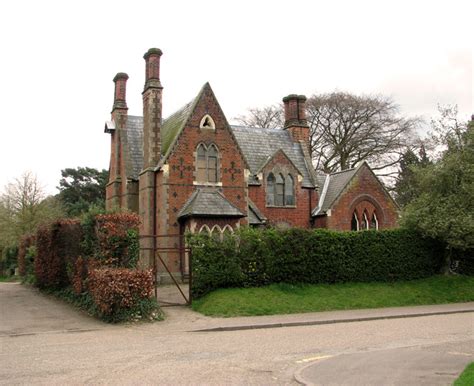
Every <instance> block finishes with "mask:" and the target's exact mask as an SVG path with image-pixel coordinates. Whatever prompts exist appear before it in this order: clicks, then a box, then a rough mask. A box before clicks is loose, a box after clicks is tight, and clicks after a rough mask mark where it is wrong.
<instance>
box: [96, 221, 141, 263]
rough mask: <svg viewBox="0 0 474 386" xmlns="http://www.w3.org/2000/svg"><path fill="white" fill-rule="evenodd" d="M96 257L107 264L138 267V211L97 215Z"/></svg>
mask: <svg viewBox="0 0 474 386" xmlns="http://www.w3.org/2000/svg"><path fill="white" fill-rule="evenodd" d="M95 221H96V223H95V233H96V240H97V248H96V251H95V252H96V256H95V257H96V258H98V259H99V260H100V261H101V262H102V263H103V264H104V265H105V266H112V267H128V268H134V267H136V264H137V261H138V253H139V247H138V225H139V224H140V219H139V217H138V215H137V214H136V213H112V214H99V215H97V216H96V217H95Z"/></svg>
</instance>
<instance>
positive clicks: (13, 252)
mask: <svg viewBox="0 0 474 386" xmlns="http://www.w3.org/2000/svg"><path fill="white" fill-rule="evenodd" d="M18 263H19V261H18V247H17V246H16V245H14V246H10V247H5V248H4V249H3V251H0V275H7V276H12V275H14V274H15V268H16V267H18Z"/></svg>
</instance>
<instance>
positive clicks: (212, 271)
mask: <svg viewBox="0 0 474 386" xmlns="http://www.w3.org/2000/svg"><path fill="white" fill-rule="evenodd" d="M188 242H189V243H190V246H191V248H192V251H193V256H192V264H193V272H192V275H193V286H192V295H193V297H199V296H202V295H203V294H205V293H207V292H209V291H211V290H212V289H215V288H223V287H236V286H239V285H241V284H242V279H243V275H242V273H241V270H240V265H239V262H238V261H237V259H236V258H235V256H236V241H235V238H234V237H232V236H228V237H225V238H224V240H223V241H222V242H221V241H219V240H216V239H215V238H213V237H211V236H209V235H207V234H198V235H191V234H189V235H188Z"/></svg>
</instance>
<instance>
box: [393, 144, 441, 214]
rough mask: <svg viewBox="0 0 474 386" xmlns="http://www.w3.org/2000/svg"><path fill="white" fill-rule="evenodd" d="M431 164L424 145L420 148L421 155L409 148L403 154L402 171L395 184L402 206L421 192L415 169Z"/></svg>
mask: <svg viewBox="0 0 474 386" xmlns="http://www.w3.org/2000/svg"><path fill="white" fill-rule="evenodd" d="M431 164H432V162H431V161H430V160H429V158H428V156H427V155H426V151H425V148H424V146H423V145H422V146H421V148H420V151H419V156H417V155H416V154H415V153H414V152H413V150H411V149H407V150H406V152H405V153H404V154H403V156H402V159H401V161H400V172H399V174H398V177H397V182H396V183H395V186H394V192H395V195H396V201H397V203H398V205H400V207H402V208H403V207H404V206H405V205H407V204H408V203H410V202H411V201H413V200H414V199H415V198H417V197H418V196H419V195H420V193H421V192H420V186H419V182H418V179H417V178H416V172H415V170H416V169H417V168H418V169H423V168H425V167H427V166H429V165H431Z"/></svg>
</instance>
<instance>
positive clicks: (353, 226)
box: [351, 211, 359, 231]
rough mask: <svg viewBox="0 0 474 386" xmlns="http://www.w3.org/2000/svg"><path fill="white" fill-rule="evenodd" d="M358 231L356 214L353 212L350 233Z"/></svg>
mask: <svg viewBox="0 0 474 386" xmlns="http://www.w3.org/2000/svg"><path fill="white" fill-rule="evenodd" d="M358 230H359V219H358V218H357V213H356V212H355V211H354V213H353V214H352V220H351V231H358Z"/></svg>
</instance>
